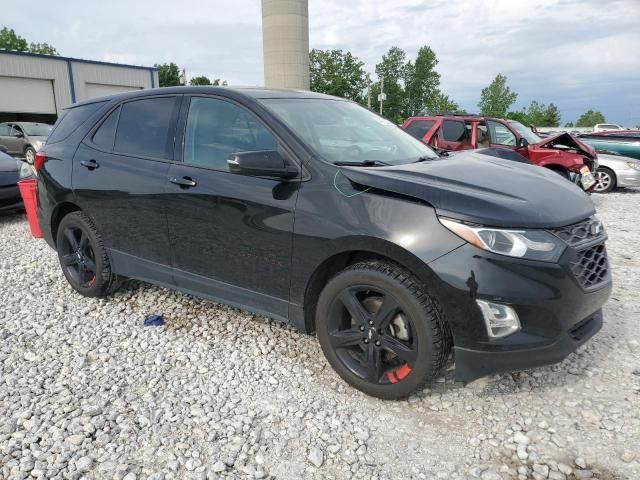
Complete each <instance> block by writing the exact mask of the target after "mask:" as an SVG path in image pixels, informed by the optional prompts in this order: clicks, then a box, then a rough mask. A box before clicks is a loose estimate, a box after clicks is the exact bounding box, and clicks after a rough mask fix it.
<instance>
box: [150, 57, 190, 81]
mask: <svg viewBox="0 0 640 480" xmlns="http://www.w3.org/2000/svg"><path fill="white" fill-rule="evenodd" d="M154 67H156V68H157V69H158V80H159V83H160V86H161V87H177V86H180V85H184V84H183V83H182V77H181V75H180V68H179V67H178V65H176V64H175V63H173V62H171V63H163V64H162V65H158V64H156V65H154Z"/></svg>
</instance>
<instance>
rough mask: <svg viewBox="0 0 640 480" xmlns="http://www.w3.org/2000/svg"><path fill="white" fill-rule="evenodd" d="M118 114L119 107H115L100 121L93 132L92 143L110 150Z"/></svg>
mask: <svg viewBox="0 0 640 480" xmlns="http://www.w3.org/2000/svg"><path fill="white" fill-rule="evenodd" d="M119 115H120V107H118V108H116V109H115V110H114V111H113V112H111V113H110V114H109V116H108V117H107V118H106V119H105V121H104V122H102V125H100V127H99V128H98V130H97V131H96V133H94V134H93V143H95V144H96V145H97V146H99V147H100V148H103V149H104V150H111V149H112V148H113V142H114V140H115V136H116V127H117V126H118V116H119Z"/></svg>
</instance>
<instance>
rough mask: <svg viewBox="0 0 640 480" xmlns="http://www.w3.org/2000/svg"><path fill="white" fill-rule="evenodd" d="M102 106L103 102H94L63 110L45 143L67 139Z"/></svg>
mask: <svg viewBox="0 0 640 480" xmlns="http://www.w3.org/2000/svg"><path fill="white" fill-rule="evenodd" d="M104 104H105V102H96V103H89V104H87V105H80V106H79V107H73V108H67V109H65V110H64V111H63V112H62V116H61V117H60V120H58V124H57V126H55V127H54V128H53V131H52V132H51V135H49V139H48V140H47V143H56V142H61V141H62V140H64V139H65V138H67V137H68V136H69V135H71V134H72V133H73V132H75V131H76V129H77V128H78V127H80V126H81V125H82V124H83V123H84V122H86V121H87V119H88V118H89V117H90V116H91V115H93V114H94V113H95V112H96V111H97V110H98V109H99V108H100V107H102V106H103V105H104Z"/></svg>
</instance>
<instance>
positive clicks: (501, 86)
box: [478, 73, 518, 118]
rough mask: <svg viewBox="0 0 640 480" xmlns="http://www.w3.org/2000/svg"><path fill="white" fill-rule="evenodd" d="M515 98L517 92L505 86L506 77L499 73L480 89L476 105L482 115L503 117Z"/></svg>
mask: <svg viewBox="0 0 640 480" xmlns="http://www.w3.org/2000/svg"><path fill="white" fill-rule="evenodd" d="M517 98H518V94H517V93H516V92H512V91H511V89H510V88H509V87H508V86H507V77H505V76H504V75H502V74H500V73H499V74H498V75H496V78H494V79H493V81H492V82H491V84H490V85H489V86H488V87H486V88H483V89H482V93H481V95H480V102H478V107H479V108H480V113H482V115H487V116H490V117H498V118H504V117H506V116H507V111H508V110H509V107H510V106H511V105H513V104H514V103H515V101H516V99H517Z"/></svg>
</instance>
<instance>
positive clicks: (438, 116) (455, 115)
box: [407, 113, 513, 122]
mask: <svg viewBox="0 0 640 480" xmlns="http://www.w3.org/2000/svg"><path fill="white" fill-rule="evenodd" d="M437 119H444V120H468V121H470V122H471V121H474V120H475V121H478V120H497V121H500V122H509V121H513V120H509V119H506V118H498V117H488V116H484V115H475V114H472V113H471V114H467V113H465V114H462V113H437V114H435V115H425V116H416V117H409V118H408V119H407V120H437Z"/></svg>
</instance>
